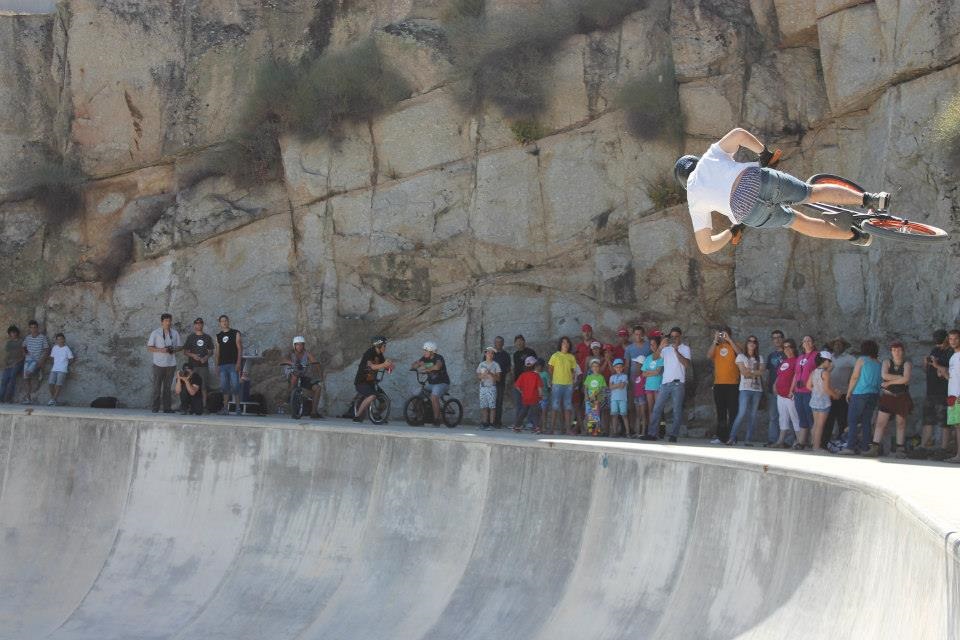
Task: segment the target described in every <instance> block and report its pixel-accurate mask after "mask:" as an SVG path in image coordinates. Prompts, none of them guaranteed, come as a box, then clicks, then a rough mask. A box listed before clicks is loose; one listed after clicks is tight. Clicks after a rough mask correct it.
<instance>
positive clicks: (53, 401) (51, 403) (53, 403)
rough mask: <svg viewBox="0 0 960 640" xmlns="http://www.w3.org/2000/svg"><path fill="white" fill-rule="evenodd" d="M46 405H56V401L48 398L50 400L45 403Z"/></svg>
mask: <svg viewBox="0 0 960 640" xmlns="http://www.w3.org/2000/svg"><path fill="white" fill-rule="evenodd" d="M47 406H48V407H55V406H57V401H56V400H54V399H52V398H51V399H50V402H48V403H47Z"/></svg>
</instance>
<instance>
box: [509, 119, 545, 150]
mask: <svg viewBox="0 0 960 640" xmlns="http://www.w3.org/2000/svg"><path fill="white" fill-rule="evenodd" d="M510 131H511V132H512V133H513V137H514V138H516V139H517V142H519V143H520V144H530V143H531V142H535V141H537V140H539V139H540V138H542V137H544V136H545V135H547V134H548V133H549V131H547V130H546V129H545V128H544V127H543V126H542V125H541V124H540V123H539V122H537V121H536V120H516V121H514V122H512V123H511V124H510Z"/></svg>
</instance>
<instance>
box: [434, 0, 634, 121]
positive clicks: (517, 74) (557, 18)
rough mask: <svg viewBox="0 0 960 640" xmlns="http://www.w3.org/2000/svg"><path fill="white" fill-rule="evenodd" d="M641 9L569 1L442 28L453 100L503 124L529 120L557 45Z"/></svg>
mask: <svg viewBox="0 0 960 640" xmlns="http://www.w3.org/2000/svg"><path fill="white" fill-rule="evenodd" d="M644 5H645V0H575V1H574V2H571V3H569V4H567V5H565V6H563V7H555V6H544V7H541V8H538V9H529V8H525V9H516V10H513V11H502V12H498V13H496V14H494V15H491V16H475V15H464V16H463V17H461V18H460V19H459V20H455V21H453V22H452V23H450V24H448V25H447V27H446V30H447V36H448V39H449V41H450V46H451V49H452V52H453V74H454V77H453V86H454V88H455V93H456V96H457V98H458V99H459V101H460V102H461V104H462V105H463V106H464V107H465V108H467V109H468V110H469V111H471V112H474V113H477V112H479V111H481V110H482V107H483V105H484V104H485V103H491V104H494V105H496V106H497V107H499V108H500V110H501V111H502V112H503V113H504V115H506V116H507V117H508V118H515V119H531V118H533V117H534V116H536V115H537V114H539V113H542V112H543V110H544V108H545V107H546V104H547V93H548V90H549V87H548V86H547V85H546V78H547V77H548V74H549V71H550V67H551V65H552V63H553V56H554V53H555V52H556V50H557V49H558V48H559V47H560V46H561V44H562V43H563V41H564V40H566V39H567V38H568V37H570V36H572V35H574V34H577V33H589V32H591V31H594V30H596V29H609V28H611V27H613V26H615V25H616V24H618V23H619V22H620V21H622V20H623V18H625V17H626V16H627V15H629V14H630V13H633V12H634V11H638V10H639V9H642V8H643V7H644Z"/></svg>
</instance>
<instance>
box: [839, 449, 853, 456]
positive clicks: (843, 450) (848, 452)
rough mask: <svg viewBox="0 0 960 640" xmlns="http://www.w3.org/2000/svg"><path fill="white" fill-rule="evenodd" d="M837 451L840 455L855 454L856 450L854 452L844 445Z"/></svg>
mask: <svg viewBox="0 0 960 640" xmlns="http://www.w3.org/2000/svg"><path fill="white" fill-rule="evenodd" d="M837 453H838V455H841V456H855V455H857V452H856V451H854V450H853V449H848V448H846V447H844V448H843V449H840V451H838V452H837Z"/></svg>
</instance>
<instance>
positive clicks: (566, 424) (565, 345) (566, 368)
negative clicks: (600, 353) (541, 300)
mask: <svg viewBox="0 0 960 640" xmlns="http://www.w3.org/2000/svg"><path fill="white" fill-rule="evenodd" d="M572 351H573V343H572V342H571V341H570V338H568V337H566V336H564V337H562V338H560V342H559V343H558V344H557V350H556V352H555V353H554V354H553V355H552V356H550V360H549V361H548V362H547V371H548V372H549V374H550V420H549V422H547V421H545V424H549V425H550V428H549V431H545V433H553V430H554V428H555V427H556V424H557V415H559V414H560V413H561V412H563V423H562V424H561V425H560V433H563V432H564V431H566V430H567V429H569V428H570V427H571V426H572V423H573V387H574V383H576V378H577V369H578V366H577V359H576V357H575V356H574V355H573V353H571V352H572Z"/></svg>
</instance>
